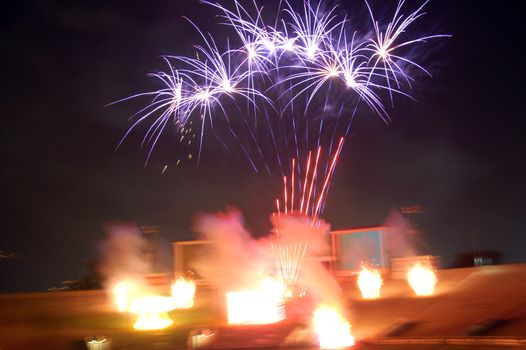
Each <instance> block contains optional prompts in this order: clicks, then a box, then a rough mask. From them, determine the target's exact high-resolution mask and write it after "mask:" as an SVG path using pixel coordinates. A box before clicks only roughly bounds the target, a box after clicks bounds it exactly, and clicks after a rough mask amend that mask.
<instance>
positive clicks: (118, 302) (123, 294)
mask: <svg viewBox="0 0 526 350" xmlns="http://www.w3.org/2000/svg"><path fill="white" fill-rule="evenodd" d="M138 291H139V290H138V286H137V284H136V283H134V282H132V281H120V282H118V283H116V284H115V285H114V286H113V288H112V294H113V302H114V304H115V306H116V307H117V310H118V311H119V312H126V311H129V308H130V304H131V302H132V300H133V298H134V297H135V295H136V294H137V293H138Z"/></svg>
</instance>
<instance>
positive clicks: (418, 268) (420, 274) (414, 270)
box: [407, 262, 438, 296]
mask: <svg viewBox="0 0 526 350" xmlns="http://www.w3.org/2000/svg"><path fill="white" fill-rule="evenodd" d="M407 281H408V282H409V285H410V286H411V288H412V289H413V291H414V292H415V294H416V295H418V296H429V295H433V294H434V293H435V286H436V283H437V281H438V279H437V277H436V274H435V271H434V270H433V269H432V268H431V266H430V265H429V264H422V263H419V262H418V263H416V264H414V265H413V266H412V267H411V268H410V269H409V271H408V272H407Z"/></svg>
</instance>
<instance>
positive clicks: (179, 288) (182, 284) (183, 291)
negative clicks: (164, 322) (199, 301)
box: [171, 278, 195, 309]
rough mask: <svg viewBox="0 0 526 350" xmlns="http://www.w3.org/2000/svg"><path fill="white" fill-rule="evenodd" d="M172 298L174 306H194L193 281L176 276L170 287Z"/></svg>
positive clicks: (181, 307) (183, 307)
mask: <svg viewBox="0 0 526 350" xmlns="http://www.w3.org/2000/svg"><path fill="white" fill-rule="evenodd" d="M171 292H172V298H173V300H174V302H175V307H176V308H178V309H187V308H191V307H192V306H194V298H195V282H194V281H192V280H187V279H185V278H178V279H177V280H176V281H175V282H174V283H173V284H172V288H171Z"/></svg>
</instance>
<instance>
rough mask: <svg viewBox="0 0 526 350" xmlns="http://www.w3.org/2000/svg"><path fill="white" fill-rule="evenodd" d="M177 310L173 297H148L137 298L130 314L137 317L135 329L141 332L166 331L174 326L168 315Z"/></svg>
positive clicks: (133, 302) (131, 306)
mask: <svg viewBox="0 0 526 350" xmlns="http://www.w3.org/2000/svg"><path fill="white" fill-rule="evenodd" d="M174 309H175V301H174V300H173V299H172V298H171V297H165V296H158V295H148V296H143V297H139V298H136V299H134V300H133V301H132V303H131V305H130V310H129V311H130V312H131V313H132V314H136V315H137V321H136V322H135V323H134V325H133V328H134V329H136V330H139V331H147V330H157V329H164V328H167V327H169V326H171V325H172V324H173V320H172V319H171V318H170V316H169V315H168V312H169V311H172V310H174Z"/></svg>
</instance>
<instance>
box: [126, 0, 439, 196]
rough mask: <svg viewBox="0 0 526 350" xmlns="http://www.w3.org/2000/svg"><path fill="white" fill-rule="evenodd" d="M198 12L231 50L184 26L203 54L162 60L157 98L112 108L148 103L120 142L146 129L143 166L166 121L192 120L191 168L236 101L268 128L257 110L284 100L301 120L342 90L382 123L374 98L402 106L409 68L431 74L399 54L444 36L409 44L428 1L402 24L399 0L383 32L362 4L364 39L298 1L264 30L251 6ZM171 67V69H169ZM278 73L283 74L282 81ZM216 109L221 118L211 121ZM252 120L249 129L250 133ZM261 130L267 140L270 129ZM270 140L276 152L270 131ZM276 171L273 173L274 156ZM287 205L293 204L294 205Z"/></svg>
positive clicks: (331, 11) (182, 124) (318, 7)
mask: <svg viewBox="0 0 526 350" xmlns="http://www.w3.org/2000/svg"><path fill="white" fill-rule="evenodd" d="M204 3H205V4H208V5H211V6H212V7H214V8H215V9H216V10H218V11H219V12H220V17H221V18H222V19H223V24H225V25H227V27H228V28H230V29H232V30H233V32H234V33H235V37H236V40H234V41H238V42H239V43H240V46H237V47H233V48H231V47H230V42H231V40H230V39H227V44H226V45H225V46H226V49H225V50H222V49H220V48H219V46H218V45H217V44H216V41H215V39H214V37H213V36H212V35H210V34H208V33H204V32H202V31H201V30H200V29H199V27H197V26H196V25H194V24H193V23H192V22H191V23H192V25H193V26H194V27H195V28H196V30H197V31H198V33H199V34H200V36H201V38H202V41H203V44H202V45H195V46H194V47H195V50H196V54H195V57H186V56H177V55H173V56H166V57H164V59H165V61H166V62H167V65H168V68H169V69H168V71H167V72H159V73H155V74H151V75H150V76H151V77H153V78H155V79H157V80H158V82H159V83H160V84H161V85H162V87H161V88H160V89H159V90H155V91H150V92H145V93H141V94H136V95H133V96H130V97H128V98H125V99H123V100H120V101H117V102H121V101H124V100H129V99H134V98H139V97H145V96H146V97H148V96H149V97H152V101H151V103H150V104H149V105H147V106H146V107H144V108H143V109H141V110H139V111H138V112H137V113H136V114H135V115H134V116H133V118H136V120H135V121H134V122H133V123H132V124H131V126H130V128H129V130H128V131H127V132H126V133H125V135H124V137H123V140H124V139H125V138H127V137H128V136H129V134H130V133H131V131H132V130H134V129H135V128H137V127H138V126H139V125H141V124H144V123H148V122H149V123H150V126H149V127H148V128H147V131H146V134H145V136H144V138H143V141H142V144H143V146H148V147H149V150H148V156H147V161H148V159H149V157H150V156H151V154H152V152H153V149H154V148H155V145H156V144H157V143H158V142H159V139H160V136H161V134H163V133H164V132H165V131H166V129H167V126H168V123H169V122H170V121H173V124H174V125H175V126H176V128H177V130H178V131H182V130H184V129H185V128H188V127H189V122H190V121H191V120H192V119H194V118H197V119H198V121H199V122H198V123H195V124H194V125H198V126H196V127H199V128H200V129H201V130H200V131H199V132H198V134H199V135H200V139H199V140H198V144H199V150H198V157H197V160H198V161H199V159H200V155H201V152H202V147H203V137H204V129H205V128H206V127H214V121H215V120H220V119H221V117H220V116H222V117H223V118H224V119H223V120H224V121H225V122H226V123H227V124H228V125H229V126H230V127H231V128H232V129H233V128H234V127H233V126H232V123H233V120H232V116H231V115H230V113H229V104H230V102H233V103H236V102H237V101H238V100H240V99H241V100H244V101H246V104H247V111H249V112H250V110H251V111H252V113H253V114H254V116H256V115H258V114H260V113H261V112H264V113H265V115H266V118H267V119H268V116H267V114H266V113H267V112H266V109H267V108H271V109H273V108H274V105H275V103H276V102H279V101H280V100H283V99H284V98H287V100H288V101H285V108H290V109H293V103H294V102H295V101H296V100H298V101H299V100H303V101H304V102H305V110H304V115H305V116H306V115H307V110H308V109H309V108H310V106H311V104H312V102H313V101H314V100H315V99H316V98H317V97H318V96H320V95H322V94H324V95H325V96H328V95H329V92H330V91H331V90H334V89H339V90H342V91H345V94H346V96H348V99H351V100H352V99H354V101H355V102H354V104H355V107H356V105H357V104H359V103H360V102H363V103H364V104H365V105H366V106H367V107H368V108H369V109H371V110H372V111H373V112H374V113H375V114H377V115H379V116H380V117H381V118H382V119H383V120H385V121H388V120H389V117H388V114H387V110H386V109H385V107H384V104H383V100H382V93H383V92H388V95H389V99H390V101H391V104H393V99H394V95H402V96H406V97H410V95H409V94H408V93H407V92H406V91H404V90H405V89H406V88H408V89H411V87H412V82H413V80H414V78H413V77H412V76H411V74H410V73H411V71H410V69H409V67H416V68H417V70H421V71H423V72H425V73H426V74H428V75H430V74H429V72H428V71H427V70H426V69H425V68H424V67H423V66H422V65H421V64H420V63H418V62H416V61H414V60H412V59H411V57H409V56H407V55H405V54H404V51H408V48H409V47H413V46H415V45H416V44H422V43H426V42H427V41H428V40H430V39H436V38H441V37H447V36H448V35H426V36H415V37H411V36H410V34H409V33H410V32H409V27H410V26H411V25H413V23H414V22H416V21H417V20H419V19H421V17H422V16H423V15H424V14H425V12H424V11H423V9H424V7H425V5H426V4H427V3H428V1H424V2H423V3H422V5H421V6H419V7H418V8H417V9H416V10H414V11H412V12H409V14H407V15H406V14H404V11H403V9H404V4H405V2H404V0H399V2H398V5H397V6H396V9H395V11H394V14H393V17H392V18H391V19H390V20H389V21H388V22H387V24H383V23H382V22H381V21H379V20H378V18H376V17H375V16H374V12H373V9H372V6H371V5H370V4H369V2H367V1H366V7H367V9H368V12H369V15H370V18H371V22H372V27H373V30H372V32H373V36H372V37H371V36H370V35H368V34H367V33H368V32H369V31H370V30H369V29H368V28H365V30H364V28H354V27H352V26H350V23H351V21H350V20H349V19H348V18H347V16H344V17H341V16H339V14H338V13H337V12H338V11H337V10H339V9H337V7H336V6H335V7H328V8H327V7H325V6H323V2H321V1H320V2H316V3H314V2H311V1H310V0H305V1H303V6H302V8H301V9H300V10H299V11H298V9H296V8H294V7H293V6H292V5H291V3H289V2H285V3H284V6H283V7H282V6H281V2H280V6H279V8H278V10H277V13H276V14H274V15H273V16H274V17H273V18H274V21H273V22H274V23H273V24H272V25H269V24H267V23H265V22H264V20H263V17H264V14H263V7H262V6H259V5H258V4H257V3H256V2H255V1H253V2H252V5H253V6H252V7H253V9H250V8H248V7H247V8H246V7H243V6H242V5H241V3H240V2H239V1H238V0H233V6H232V8H231V9H229V8H227V7H225V6H223V5H221V4H219V3H213V2H208V1H204ZM269 17H270V16H269ZM364 33H365V34H364ZM408 35H409V36H408ZM172 62H175V63H177V68H175V67H174V64H173V63H172ZM282 73H286V74H285V75H284V76H282ZM285 86H287V87H286V88H285ZM278 87H283V88H284V91H282V92H281V93H279V94H278V96H277V101H276V100H273V99H271V98H269V97H267V95H268V92H269V91H270V90H274V89H276V88H278ZM260 102H262V103H260ZM326 104H327V100H326ZM216 110H219V111H220V113H214V112H215V111H216ZM216 114H219V116H218V115H216ZM293 114H294V113H293ZM353 116H354V113H353ZM257 119H258V118H255V122H254V126H252V127H253V128H256V126H255V125H257ZM322 120H323V118H322ZM301 122H302V124H303V126H302V128H301V129H302V130H304V131H305V132H306V133H307V134H306V135H307V138H308V130H309V125H308V124H309V123H311V122H312V121H310V120H309V118H307V117H305V118H304V119H303V120H302V121H301ZM292 123H294V125H293V130H294V131H293V133H294V135H293V137H295V145H296V151H297V152H296V159H297V160H298V161H299V159H300V157H299V156H300V155H299V148H298V147H299V145H298V143H297V139H296V137H297V135H296V134H297V132H298V130H299V128H298V126H297V125H295V124H296V119H295V118H294V117H292ZM320 123H323V122H320ZM320 127H321V124H320ZM269 128H270V129H271V131H273V130H272V129H273V128H272V127H271V126H270V123H269ZM235 132H238V133H239V132H241V131H240V130H235ZM251 133H255V130H251ZM252 136H253V135H251V137H249V141H248V142H250V143H256V145H257V144H258V140H257V139H256V138H254V137H252ZM271 138H272V142H273V143H274V145H275V148H277V146H276V145H277V142H276V135H275V134H274V133H273V132H272V133H271ZM236 141H237V142H239V143H242V142H245V141H242V140H241V138H240V137H236ZM285 141H286V140H285ZM318 142H320V139H319V138H318ZM121 143H122V141H121ZM119 144H120V143H119ZM257 146H258V147H259V145H257ZM305 146H307V147H311V146H312V145H309V144H306V145H305ZM248 148H251V149H252V148H253V147H248V145H247V146H246V147H245V149H248ZM256 149H257V152H256V154H255V155H249V157H251V158H250V162H251V163H252V164H255V163H256V160H255V158H256V157H259V158H264V155H263V154H262V152H261V150H260V149H258V148H256ZM278 162H279V163H280V164H281V161H280V156H279V155H278ZM265 166H266V167H267V164H266V163H265ZM267 168H268V167H267ZM291 200H292V198H291ZM291 204H294V203H293V201H291Z"/></svg>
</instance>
